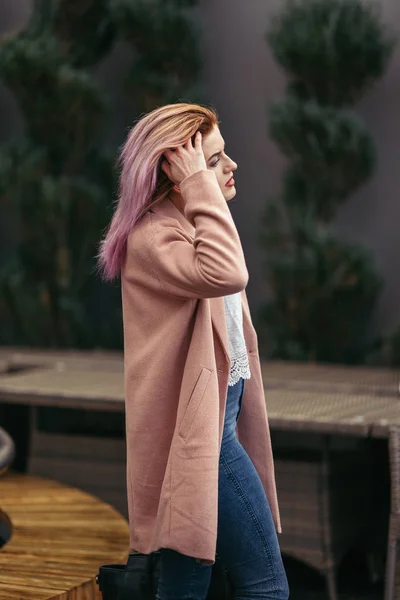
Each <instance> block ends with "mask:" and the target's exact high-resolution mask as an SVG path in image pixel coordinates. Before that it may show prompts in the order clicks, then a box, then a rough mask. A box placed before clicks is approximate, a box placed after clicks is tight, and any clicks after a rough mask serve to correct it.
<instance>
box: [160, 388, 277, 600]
mask: <svg viewBox="0 0 400 600" xmlns="http://www.w3.org/2000/svg"><path fill="white" fill-rule="evenodd" d="M244 383H245V380H244V379H243V378H241V379H240V380H239V381H238V382H237V383H236V384H235V385H233V386H228V396H227V404H226V414H225V422H224V431H223V437H222V445H221V453H220V459H219V483H218V532H217V554H218V555H219V557H220V559H221V562H222V563H223V564H224V566H225V567H226V569H227V571H228V574H229V577H230V579H231V580H232V582H233V585H234V589H235V599H236V600H253V599H254V600H287V599H288V598H289V587H288V582H287V579H286V573H285V569H284V567H283V563H282V558H281V553H280V549H279V543H278V539H277V535H276V531H275V525H274V523H273V519H272V515H271V511H270V508H269V504H268V500H267V497H266V495H265V491H264V488H263V486H262V483H261V481H260V478H259V476H258V473H257V471H256V469H255V468H254V465H253V463H252V462H251V460H250V458H249V456H248V454H247V452H246V451H245V449H244V448H243V446H242V445H241V444H240V443H239V440H238V439H237V436H236V422H237V419H238V417H239V413H240V410H241V403H242V398H243V390H244ZM160 554H161V557H160V578H159V583H158V591H157V596H156V598H157V600H205V599H206V596H207V591H208V587H209V584H210V578H211V569H212V566H210V565H203V564H200V563H199V562H197V560H196V559H195V558H193V557H190V556H186V555H183V554H180V553H179V552H176V551H175V550H171V549H169V548H162V549H161V553H160Z"/></svg>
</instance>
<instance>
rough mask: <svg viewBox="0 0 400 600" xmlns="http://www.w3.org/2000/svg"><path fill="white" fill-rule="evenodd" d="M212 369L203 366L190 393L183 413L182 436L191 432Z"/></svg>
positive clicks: (180, 432)
mask: <svg viewBox="0 0 400 600" xmlns="http://www.w3.org/2000/svg"><path fill="white" fill-rule="evenodd" d="M211 373H212V371H210V369H207V368H206V367H203V368H202V370H201V372H200V375H199V377H198V379H197V381H196V383H195V386H194V388H193V391H192V393H191V394H190V398H189V400H188V403H187V405H186V409H185V412H184V414H183V417H182V420H181V424H180V426H179V430H178V433H179V435H180V436H181V437H182V438H186V437H187V436H188V434H189V431H190V428H191V426H192V423H193V420H194V418H195V416H196V413H197V411H198V409H199V407H200V404H201V401H202V399H203V396H204V393H205V391H206V389H207V385H208V382H209V379H210V376H211Z"/></svg>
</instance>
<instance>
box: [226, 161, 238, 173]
mask: <svg viewBox="0 0 400 600" xmlns="http://www.w3.org/2000/svg"><path fill="white" fill-rule="evenodd" d="M237 168H238V166H237V164H236V163H235V161H234V160H232V159H229V163H228V164H227V165H226V172H227V173H229V171H236V169H237Z"/></svg>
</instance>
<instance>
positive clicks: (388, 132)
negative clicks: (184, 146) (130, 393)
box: [0, 0, 400, 333]
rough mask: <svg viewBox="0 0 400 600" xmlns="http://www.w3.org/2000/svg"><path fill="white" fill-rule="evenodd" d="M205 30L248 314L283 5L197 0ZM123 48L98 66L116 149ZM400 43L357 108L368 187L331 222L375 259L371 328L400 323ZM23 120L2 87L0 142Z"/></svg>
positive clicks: (258, 271)
mask: <svg viewBox="0 0 400 600" xmlns="http://www.w3.org/2000/svg"><path fill="white" fill-rule="evenodd" d="M381 2H382V8H383V14H384V18H385V20H386V21H387V22H389V23H391V25H392V26H393V27H394V28H395V30H396V31H397V32H398V33H400V3H399V2H398V0H381ZM199 4H200V7H199V18H200V21H201V26H202V29H203V47H204V49H203V53H204V84H205V86H206V87H207V90H208V94H209V97H210V100H211V101H212V102H213V103H214V104H215V106H216V107H217V109H218V111H219V114H220V118H221V131H222V133H223V135H224V137H225V140H226V143H227V151H228V153H230V154H231V156H232V157H233V158H234V159H235V160H236V161H237V162H238V164H239V169H238V172H237V177H236V180H237V191H238V194H237V197H236V199H235V200H234V201H233V202H231V203H230V207H231V210H232V214H233V216H234V218H235V221H236V223H237V226H238V230H239V233H240V236H241V239H242V243H243V247H244V251H245V254H246V258H247V263H248V267H249V272H250V281H249V285H248V288H247V292H248V296H249V303H250V306H251V310H252V311H253V310H256V309H257V307H258V306H259V304H260V302H262V300H263V298H265V297H266V295H267V294H268V289H267V285H266V282H265V277H264V274H263V267H262V257H261V254H260V248H259V246H258V242H257V238H256V233H257V226H258V219H259V215H260V211H261V210H262V208H263V206H264V204H265V202H266V201H267V199H268V197H270V196H273V195H275V194H276V193H278V192H279V189H280V185H281V178H282V173H283V169H284V166H285V162H284V159H283V158H282V157H281V156H280V154H279V152H278V150H277V149H276V147H275V146H274V144H273V143H272V142H271V140H270V139H269V138H268V135H267V112H266V105H267V102H268V101H270V100H272V99H274V98H277V97H279V96H281V95H282V94H283V90H284V76H283V74H282V73H281V72H280V70H279V68H278V67H277V65H276V64H275V63H274V60H273V57H272V56H271V53H270V52H269V49H268V47H267V44H266V43H265V41H264V33H265V30H266V27H267V23H268V20H269V17H270V15H271V14H272V13H273V12H274V11H275V10H276V9H277V8H278V7H279V5H280V4H281V0H246V2H243V0H200V3H199ZM30 5H31V2H30V1H29V0H13V2H8V3H3V4H0V31H1V32H3V31H9V30H10V29H13V28H14V27H16V26H19V25H21V24H23V22H24V21H25V20H26V18H27V16H28V14H29V9H30ZM129 63H130V55H129V52H126V48H125V47H124V45H123V44H119V45H118V46H117V47H116V48H115V50H114V52H113V53H112V55H110V56H109V57H108V58H107V60H106V61H105V62H104V64H102V65H101V66H100V68H99V69H98V75H99V78H100V79H101V80H102V82H103V83H104V85H106V86H107V88H108V90H109V91H110V94H111V96H112V99H113V102H114V104H115V106H116V107H117V109H118V110H117V112H116V114H115V117H114V119H113V122H112V123H110V125H109V132H108V137H109V139H110V141H111V142H112V143H116V144H118V143H120V142H121V141H122V139H123V136H124V131H125V127H126V124H127V123H129V119H130V114H131V107H130V106H129V104H128V102H127V100H126V98H124V97H123V96H122V95H121V93H120V92H119V90H120V89H121V87H120V86H121V85H122V79H123V74H124V71H125V70H126V67H127V66H128V65H129ZM399 73H400V45H399V48H398V49H397V51H396V54H395V56H394V58H393V60H392V61H391V64H390V66H389V69H388V71H387V74H386V75H385V77H384V79H383V80H381V81H380V82H379V83H378V84H377V86H376V87H375V88H374V89H373V90H372V91H370V92H369V93H368V94H367V95H366V96H365V97H364V99H363V101H362V102H361V103H360V105H359V106H358V107H357V110H358V111H359V112H360V114H361V115H362V116H363V117H364V119H365V120H366V122H367V124H368V126H369V127H370V130H371V132H372V133H373V135H374V138H375V141H376V143H377V148H378V155H379V164H378V168H377V171H376V174H375V176H374V178H373V180H372V181H371V182H369V183H368V184H367V185H366V186H364V187H363V188H362V189H361V190H359V192H358V193H357V194H356V195H355V196H354V197H353V198H352V199H351V200H350V201H349V202H348V203H347V204H346V205H345V206H344V207H343V209H342V211H341V213H340V215H339V217H338V219H337V222H336V225H337V230H338V232H339V234H340V235H342V236H343V237H345V238H347V239H352V240H355V241H358V242H360V243H362V244H365V246H367V247H368V248H370V249H371V250H372V252H373V254H374V256H375V259H376V263H377V267H378V269H379V270H380V272H381V273H382V274H383V276H384V278H385V281H386V286H385V289H384V292H383V294H382V296H381V299H380V302H379V306H378V310H377V313H376V319H375V323H374V324H372V327H373V329H374V330H375V331H382V332H383V333H386V332H389V331H390V330H391V329H392V328H393V327H395V326H396V325H398V324H400V310H399V307H400V284H399V280H398V273H399V271H400V252H399V250H398V245H399V244H398V241H397V239H398V236H397V227H398V226H397V224H398V222H399V221H400V202H399V200H398V190H399V188H400V167H399V166H398V164H397V163H398V154H399V150H400V111H399V108H398V107H399V106H400V75H399ZM21 128H22V123H21V121H20V118H19V114H18V110H17V108H16V107H15V105H14V103H13V100H12V97H11V96H10V95H9V94H8V93H7V92H6V91H5V90H4V89H2V88H0V141H2V140H4V139H7V138H8V137H9V136H10V135H12V134H14V133H17V134H18V133H19V132H20V131H21Z"/></svg>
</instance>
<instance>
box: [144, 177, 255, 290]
mask: <svg viewBox="0 0 400 600" xmlns="http://www.w3.org/2000/svg"><path fill="white" fill-rule="evenodd" d="M180 190H181V194H182V196H183V199H184V201H185V206H184V211H185V216H186V218H187V219H188V220H189V222H192V223H194V226H195V238H194V240H192V239H191V238H190V236H188V235H187V233H186V232H185V231H184V230H183V229H182V228H179V227H159V228H158V229H157V231H156V234H155V236H154V237H153V239H152V243H151V244H150V250H149V251H150V258H151V262H152V265H153V270H154V274H155V275H156V277H157V278H158V280H159V282H160V286H161V288H162V289H163V290H164V291H165V292H166V293H168V294H171V295H174V296H178V297H181V298H191V299H193V298H214V297H220V296H225V295H229V294H234V293H236V292H239V291H241V290H243V289H244V288H245V287H246V285H247V283H248V279H249V274H248V271H247V267H246V261H245V257H244V254H243V248H242V245H241V242H240V238H239V234H238V231H237V229H236V226H235V223H234V221H233V218H232V215H231V213H230V210H229V208H228V206H227V202H226V200H225V198H224V196H223V194H222V192H221V190H220V188H219V184H218V181H217V179H216V177H215V174H214V173H213V172H212V171H208V170H207V171H206V170H204V171H198V172H197V173H194V174H193V175H190V176H189V177H187V178H186V179H185V180H184V181H183V182H182V183H181V186H180Z"/></svg>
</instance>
